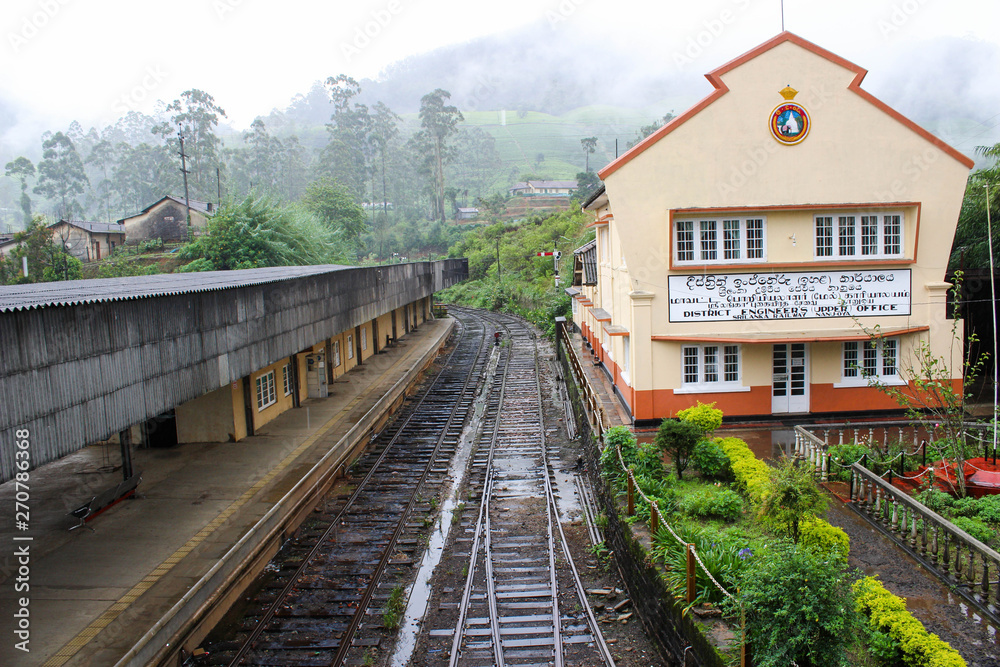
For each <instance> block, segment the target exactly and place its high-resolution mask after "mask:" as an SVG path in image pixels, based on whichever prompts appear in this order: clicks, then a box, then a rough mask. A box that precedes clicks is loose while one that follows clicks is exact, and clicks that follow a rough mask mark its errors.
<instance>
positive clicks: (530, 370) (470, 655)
mask: <svg viewBox="0 0 1000 667" xmlns="http://www.w3.org/2000/svg"><path fill="white" fill-rule="evenodd" d="M485 317H486V318H487V319H488V320H489V321H491V322H492V324H493V325H494V326H497V327H499V328H503V329H504V330H505V331H506V332H507V335H506V339H507V340H508V341H509V344H507V345H505V346H503V347H502V348H501V350H500V355H501V359H500V363H499V364H498V372H497V377H496V378H495V379H494V383H493V386H492V387H491V390H490V394H489V397H488V402H487V408H486V419H485V420H484V427H483V430H482V434H481V437H480V441H479V447H478V451H477V454H476V458H475V461H474V466H475V469H476V474H474V475H473V476H472V477H471V479H470V491H469V495H470V497H475V496H478V500H479V511H478V514H477V515H476V517H475V522H474V523H473V521H472V519H471V517H469V518H466V520H465V525H463V528H464V529H465V532H466V537H465V538H464V539H459V540H458V541H457V542H456V544H457V545H463V544H465V545H468V548H469V551H468V552H464V551H462V549H463V548H464V547H462V546H459V547H457V548H456V549H455V550H454V551H455V553H453V555H452V559H453V560H454V559H455V558H458V559H462V558H463V557H464V558H465V560H466V561H467V562H466V564H465V565H464V566H463V567H464V570H465V571H466V572H467V575H466V580H465V585H464V588H463V589H462V591H461V596H460V599H458V600H448V599H446V598H447V597H448V596H447V595H443V596H441V597H440V598H439V599H438V600H437V603H438V604H439V605H441V606H442V607H447V606H453V607H454V609H455V622H454V626H453V627H452V628H440V629H436V630H432V631H430V632H429V636H430V638H431V639H430V640H429V642H428V647H429V650H428V652H427V655H426V656H424V657H423V658H422V662H421V663H420V664H427V665H432V664H441V665H444V664H447V665H449V667H472V666H479V665H498V666H501V667H503V666H505V665H555V666H556V667H560V666H561V665H614V660H613V659H612V657H611V654H610V652H609V651H608V648H607V646H606V644H605V643H604V639H603V637H602V635H601V632H600V629H599V627H598V625H597V621H596V619H595V618H594V616H593V613H592V612H591V610H590V606H589V604H588V602H587V599H586V596H585V592H584V590H583V586H582V584H581V582H580V579H579V576H578V574H577V572H576V569H575V566H574V565H573V561H572V558H571V557H570V554H569V549H568V546H567V543H566V539H565V536H564V535H563V532H562V528H561V526H560V523H559V519H558V516H559V515H558V511H557V508H556V503H555V498H554V495H553V491H552V479H551V476H552V472H553V471H552V470H551V468H550V465H549V461H548V457H547V452H546V438H545V432H546V426H545V418H544V410H543V405H542V396H541V387H540V379H539V361H538V348H537V341H536V340H535V336H534V334H533V332H532V331H531V329H529V328H528V327H527V326H526V325H524V324H523V323H522V322H520V321H519V320H516V319H515V318H510V317H503V316H498V315H487V316H485ZM452 566H453V567H455V566H456V564H454V563H453V565H452ZM457 593H458V591H457V590H456V591H455V594H456V595H457ZM433 639H436V640H437V645H436V646H435V645H434V642H433ZM448 640H450V646H441V643H442V642H445V643H447V642H448Z"/></svg>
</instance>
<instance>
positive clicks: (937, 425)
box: [855, 271, 988, 498]
mask: <svg viewBox="0 0 1000 667" xmlns="http://www.w3.org/2000/svg"><path fill="white" fill-rule="evenodd" d="M952 283H953V284H952V288H951V301H952V304H953V306H952V313H951V332H950V333H951V338H950V342H951V345H950V349H949V350H948V351H947V354H945V355H942V354H940V353H939V351H936V350H932V349H931V346H930V343H929V342H928V341H927V340H925V339H921V340H919V341H918V342H917V343H916V345H915V348H914V350H913V352H912V356H911V357H910V358H908V359H903V358H901V355H900V354H899V353H898V352H897V357H896V359H895V364H896V372H897V373H898V375H899V377H900V379H902V380H903V384H900V385H896V384H891V385H890V384H886V383H885V382H883V381H882V380H880V379H879V378H878V377H876V376H870V377H868V378H867V379H868V385H869V386H871V387H875V388H876V389H878V390H879V391H880V392H882V393H883V394H885V395H886V396H889V397H890V398H892V399H893V400H894V401H896V403H897V404H898V405H899V406H900V407H901V408H903V409H904V410H906V414H907V416H908V417H909V418H910V419H913V420H915V421H920V422H923V423H924V425H925V426H927V429H928V431H929V432H931V433H936V432H940V433H943V439H940V440H937V441H935V442H931V443H928V445H929V446H930V447H933V448H935V449H937V453H936V455H940V456H941V457H942V458H946V459H949V460H951V461H952V462H953V463H954V466H955V471H954V472H955V483H954V484H953V485H952V491H953V492H954V493H955V494H956V495H958V496H959V497H962V498H964V497H965V494H966V489H965V460H966V458H967V457H968V455H969V453H970V452H971V451H974V449H970V448H969V446H968V445H967V442H966V440H967V431H968V427H967V425H966V424H967V422H966V414H967V413H966V404H967V403H969V402H971V399H972V393H971V391H969V390H968V388H969V387H972V386H973V385H974V384H975V382H976V378H978V377H979V375H980V374H981V373H982V371H983V367H984V366H985V365H986V361H987V359H988V355H987V354H985V353H983V354H980V355H979V356H973V349H975V348H976V343H977V342H979V338H978V336H976V334H970V335H969V336H968V337H967V338H966V339H965V348H964V349H965V354H964V356H962V357H961V358H960V359H956V358H957V357H959V355H958V350H959V349H961V348H962V344H963V341H962V334H963V332H962V331H961V330H960V329H959V326H960V323H961V322H962V319H961V308H962V298H961V295H962V272H961V271H956V272H955V274H954V277H953V279H952ZM855 324H857V325H858V326H859V327H860V328H861V329H862V331H864V332H865V334H867V335H868V338H869V340H868V341H867V342H866V343H865V345H869V346H871V347H876V346H878V345H880V344H881V342H880V341H881V339H882V331H881V327H880V325H876V326H875V327H874V328H871V329H869V328H867V327H865V326H864V325H863V324H862V323H861V321H860V320H858V319H857V318H855ZM956 365H960V367H959V369H957V370H958V374H959V375H960V376H961V379H960V381H961V383H962V388H961V389H957V388H956V387H955V382H956V381H955V379H954V376H955V374H956V368H955V366H956ZM858 372H859V375H862V376H863V375H864V369H862V368H859V369H858ZM932 426H933V427H932ZM948 483H949V484H951V481H950V479H949V480H948Z"/></svg>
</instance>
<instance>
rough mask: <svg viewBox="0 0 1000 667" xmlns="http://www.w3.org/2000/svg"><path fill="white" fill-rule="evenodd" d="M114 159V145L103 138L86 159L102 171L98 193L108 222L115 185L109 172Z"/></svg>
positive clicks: (109, 220)
mask: <svg viewBox="0 0 1000 667" xmlns="http://www.w3.org/2000/svg"><path fill="white" fill-rule="evenodd" d="M114 161H115V155H114V146H113V145H112V144H111V142H110V141H108V140H106V139H101V140H100V141H98V142H97V143H96V144H94V146H93V147H92V148H91V149H90V154H89V155H87V159H86V160H85V162H86V163H87V164H92V165H94V166H95V167H96V168H97V169H98V171H99V172H100V175H101V180H100V181H98V183H97V194H98V196H99V197H100V198H101V201H102V202H103V204H104V217H105V219H106V220H107V221H108V222H111V191H112V187H113V184H112V182H111V179H109V178H108V173H109V170H110V169H112V168H113V166H114Z"/></svg>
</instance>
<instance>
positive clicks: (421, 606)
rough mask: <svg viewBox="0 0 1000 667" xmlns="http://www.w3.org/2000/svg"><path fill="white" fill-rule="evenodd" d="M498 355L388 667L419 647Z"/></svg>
mask: <svg viewBox="0 0 1000 667" xmlns="http://www.w3.org/2000/svg"><path fill="white" fill-rule="evenodd" d="M497 360H498V355H497V350H496V349H494V351H493V352H492V353H491V356H490V362H489V367H488V370H487V373H486V377H485V378H484V380H483V382H482V383H481V385H480V390H479V393H478V394H477V395H476V400H475V404H474V406H473V416H472V419H471V420H469V424H468V426H466V427H465V430H464V431H462V437H461V440H460V441H459V445H458V448H457V449H456V450H455V456H454V457H452V460H451V465H450V466H449V468H448V477H449V478H450V479H451V484H450V485H449V486H448V489H447V491H446V492H445V496H444V498H442V499H441V511H440V513H438V517H437V523H436V524H435V526H434V530H433V532H431V534H430V537H429V539H428V541H427V548H426V549H425V550H424V555H423V558H421V559H420V569H419V570H418V571H417V576H416V578H415V579H414V582H413V587H412V588H411V589H410V595H409V598H408V600H407V603H406V612H405V614H404V616H403V622H402V623H401V624H400V627H399V633H398V634H397V636H396V645H395V647H394V648H393V653H392V658H391V659H390V662H389V664H390V665H392V667H404V665H406V664H407V663H408V662H409V661H410V658H411V657H412V655H413V649H414V648H415V647H416V641H417V633H418V632H419V630H420V622H421V621H422V620H423V618H424V614H425V613H427V603H428V602H429V601H430V597H431V586H430V581H431V576H432V575H433V574H434V569H435V568H436V567H437V566H438V563H440V562H441V556H442V555H443V554H444V545H445V543H447V541H448V534H449V533H450V532H451V527H452V525H454V524H452V517H453V516H454V514H455V510H456V509H457V507H458V505H459V502H458V492H459V489H461V488H462V485H463V484H464V483H465V478H466V475H467V471H468V468H469V460H470V458H471V456H472V446H473V444H474V443H475V441H476V434H477V433H478V432H479V429H480V427H481V426H482V421H483V413H484V412H485V408H486V399H487V398H488V396H489V388H490V380H491V379H492V378H493V375H494V373H495V372H496V365H497Z"/></svg>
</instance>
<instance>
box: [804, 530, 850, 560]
mask: <svg viewBox="0 0 1000 667" xmlns="http://www.w3.org/2000/svg"><path fill="white" fill-rule="evenodd" d="M799 545H800V546H802V547H803V548H804V549H807V550H809V551H811V552H812V553H813V554H815V555H817V556H824V555H827V554H828V555H829V556H830V558H833V559H835V560H836V561H837V562H838V563H839V564H840V565H841V567H847V555H848V552H850V550H851V539H850V538H849V537H848V536H847V533H845V532H844V531H843V530H842V529H840V528H837V527H836V526H831V525H830V524H828V523H827V522H826V521H823V520H822V519H818V518H814V519H806V520H805V521H802V522H801V523H799Z"/></svg>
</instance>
